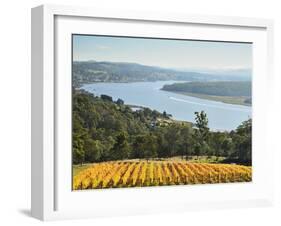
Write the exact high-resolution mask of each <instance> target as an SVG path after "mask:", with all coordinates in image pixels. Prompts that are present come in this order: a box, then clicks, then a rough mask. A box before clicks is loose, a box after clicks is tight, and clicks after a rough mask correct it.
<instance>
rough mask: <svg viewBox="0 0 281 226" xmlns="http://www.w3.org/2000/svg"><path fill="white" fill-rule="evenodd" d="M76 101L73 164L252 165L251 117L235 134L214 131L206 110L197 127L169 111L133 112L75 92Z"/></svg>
mask: <svg viewBox="0 0 281 226" xmlns="http://www.w3.org/2000/svg"><path fill="white" fill-rule="evenodd" d="M72 101H73V112H72V114H73V115H72V123H73V125H72V126H73V133H72V139H73V147H72V148H73V150H72V151H73V158H72V159H73V164H84V163H98V162H106V161H112V160H125V159H144V160H149V159H162V158H171V157H176V156H177V157H180V158H182V159H188V158H190V157H192V156H197V157H198V156H207V157H214V156H215V157H216V158H219V157H224V158H223V159H224V160H223V161H224V162H225V163H239V164H244V165H251V164H252V153H251V140H252V136H251V130H252V120H251V119H248V120H247V121H244V122H243V123H241V125H240V126H238V127H237V128H236V129H235V130H233V131H211V130H210V129H209V127H208V116H207V114H206V113H205V112H204V111H201V112H194V118H195V123H188V122H183V121H176V120H173V119H172V116H171V115H170V114H169V113H168V112H165V111H164V112H158V111H155V110H151V109H149V108H141V109H139V110H136V111H133V110H132V109H131V107H130V106H129V105H126V103H124V101H123V100H121V99H118V100H113V99H112V97H110V96H108V95H101V96H95V95H94V94H91V93H88V92H86V91H84V90H79V89H75V88H74V89H73V98H72Z"/></svg>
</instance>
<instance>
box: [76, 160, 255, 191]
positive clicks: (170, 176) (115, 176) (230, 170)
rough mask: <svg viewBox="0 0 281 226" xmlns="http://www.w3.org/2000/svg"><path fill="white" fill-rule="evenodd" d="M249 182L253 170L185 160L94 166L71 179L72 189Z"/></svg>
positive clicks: (110, 163) (129, 162) (144, 161)
mask: <svg viewBox="0 0 281 226" xmlns="http://www.w3.org/2000/svg"><path fill="white" fill-rule="evenodd" d="M249 181H252V167H250V166H241V165H233V164H211V163H190V162H187V161H172V160H167V161H154V160H148V161H146V160H139V161H137V160H136V161H112V162H104V163H95V164H93V165H92V166H91V167H88V168H87V169H85V170H83V171H81V172H80V173H78V174H77V175H76V176H75V177H74V178H73V189H74V190H82V189H97V188H116V187H142V186H156V185H175V184H182V185H184V184H212V183H233V182H249Z"/></svg>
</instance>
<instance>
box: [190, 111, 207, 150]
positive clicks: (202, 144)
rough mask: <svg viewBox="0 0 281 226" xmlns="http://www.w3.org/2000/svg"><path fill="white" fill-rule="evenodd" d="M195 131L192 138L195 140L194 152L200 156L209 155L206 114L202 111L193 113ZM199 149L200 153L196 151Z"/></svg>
mask: <svg viewBox="0 0 281 226" xmlns="http://www.w3.org/2000/svg"><path fill="white" fill-rule="evenodd" d="M195 116H196V117H195V127H196V128H195V131H194V138H195V140H196V150H195V152H196V153H197V155H198V154H200V155H204V154H207V155H210V147H209V145H208V143H209V133H210V129H209V127H208V122H209V121H208V118H207V114H206V113H205V112H204V111H201V112H195ZM199 148H200V151H198V149H199Z"/></svg>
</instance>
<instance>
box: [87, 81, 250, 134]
mask: <svg viewBox="0 0 281 226" xmlns="http://www.w3.org/2000/svg"><path fill="white" fill-rule="evenodd" d="M174 82H178V81H157V82H135V83H94V84H87V85H84V86H83V87H82V88H83V89H85V90H87V91H88V92H91V93H93V94H95V95H101V94H106V95H109V96H112V98H113V99H114V100H117V99H118V98H121V99H122V100H124V101H125V104H132V105H138V106H144V107H149V108H150V109H152V110H157V111H159V112H163V111H166V112H167V113H168V114H172V117H173V118H174V119H177V120H184V121H189V122H194V119H195V115H194V112H196V111H201V110H203V111H205V112H206V113H207V117H208V119H209V127H210V128H211V129H212V130H228V131H229V130H232V129H236V128H237V126H238V125H240V124H241V123H242V122H243V121H245V120H247V119H249V118H250V117H251V112H252V108H251V107H248V106H242V105H233V104H226V103H222V102H217V101H211V100H204V99H200V98H196V97H190V96H185V95H181V94H176V93H171V92H167V91H163V90H160V89H161V88H162V87H163V85H165V84H172V83H174Z"/></svg>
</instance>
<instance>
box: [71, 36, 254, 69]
mask: <svg viewBox="0 0 281 226" xmlns="http://www.w3.org/2000/svg"><path fill="white" fill-rule="evenodd" d="M73 59H74V60H75V61H87V60H95V61H113V62H133V63H139V64H144V65H152V66H160V67H166V68H186V69H188V68H190V69H211V70H220V69H221V70H228V69H251V67H252V45H251V44H247V43H226V42H207V41H187V40H165V39H143V38H125V37H106V36H92V35H91V36H90V35H89V36H88V35H73Z"/></svg>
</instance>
